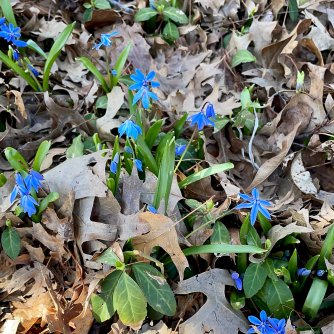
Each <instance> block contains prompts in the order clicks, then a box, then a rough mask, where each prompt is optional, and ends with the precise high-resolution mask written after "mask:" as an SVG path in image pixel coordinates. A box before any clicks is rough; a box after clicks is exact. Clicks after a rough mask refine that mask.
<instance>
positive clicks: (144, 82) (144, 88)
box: [129, 69, 160, 109]
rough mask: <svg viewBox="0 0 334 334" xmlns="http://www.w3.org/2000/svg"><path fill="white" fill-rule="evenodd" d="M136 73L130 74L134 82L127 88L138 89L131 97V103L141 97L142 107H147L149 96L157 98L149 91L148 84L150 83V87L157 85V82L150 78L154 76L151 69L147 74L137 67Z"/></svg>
mask: <svg viewBox="0 0 334 334" xmlns="http://www.w3.org/2000/svg"><path fill="white" fill-rule="evenodd" d="M136 73H137V75H135V74H132V75H131V76H130V77H131V79H132V80H134V81H135V82H136V83H135V84H133V85H132V86H130V87H129V89H138V92H137V93H136V95H135V96H134V98H133V105H134V104H135V103H137V101H138V100H139V99H141V98H142V103H143V107H144V108H145V109H148V107H149V105H150V100H149V98H150V97H151V98H152V99H153V100H158V97H157V96H156V95H155V94H154V93H152V92H151V91H150V87H149V85H150V84H151V87H159V86H160V84H159V82H155V81H152V79H153V78H154V76H155V72H154V71H152V72H150V73H149V74H147V76H146V77H145V75H144V74H143V73H142V72H141V71H140V70H138V69H136Z"/></svg>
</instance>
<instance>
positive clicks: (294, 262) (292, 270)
mask: <svg viewBox="0 0 334 334" xmlns="http://www.w3.org/2000/svg"><path fill="white" fill-rule="evenodd" d="M288 270H289V273H290V277H291V278H293V277H295V274H296V271H297V249H295V250H294V252H293V254H292V256H291V258H290V260H289V264H288Z"/></svg>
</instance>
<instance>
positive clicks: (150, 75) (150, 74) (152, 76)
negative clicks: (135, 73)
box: [146, 71, 155, 80]
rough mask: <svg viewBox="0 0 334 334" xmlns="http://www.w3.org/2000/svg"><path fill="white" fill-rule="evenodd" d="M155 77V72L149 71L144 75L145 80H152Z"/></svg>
mask: <svg viewBox="0 0 334 334" xmlns="http://www.w3.org/2000/svg"><path fill="white" fill-rule="evenodd" d="M154 77H155V72H154V71H151V72H150V73H149V74H147V76H146V80H152V79H153V78H154Z"/></svg>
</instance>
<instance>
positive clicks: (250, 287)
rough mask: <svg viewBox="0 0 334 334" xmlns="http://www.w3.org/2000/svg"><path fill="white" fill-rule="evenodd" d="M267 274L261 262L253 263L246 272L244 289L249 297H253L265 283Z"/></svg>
mask: <svg viewBox="0 0 334 334" xmlns="http://www.w3.org/2000/svg"><path fill="white" fill-rule="evenodd" d="M266 278H267V274H266V271H265V270H264V269H263V268H262V266H261V264H260V263H251V264H250V265H249V266H248V268H247V269H246V272H245V277H244V291H245V294H246V297H247V298H251V297H253V296H254V295H255V294H256V293H257V292H258V291H259V290H260V289H261V288H262V287H263V285H264V282H265V281H266Z"/></svg>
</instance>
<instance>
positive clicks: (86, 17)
mask: <svg viewBox="0 0 334 334" xmlns="http://www.w3.org/2000/svg"><path fill="white" fill-rule="evenodd" d="M92 16H93V9H92V8H87V9H86V10H85V12H84V14H83V18H82V19H83V21H84V22H88V21H90V20H91V19H92Z"/></svg>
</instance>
